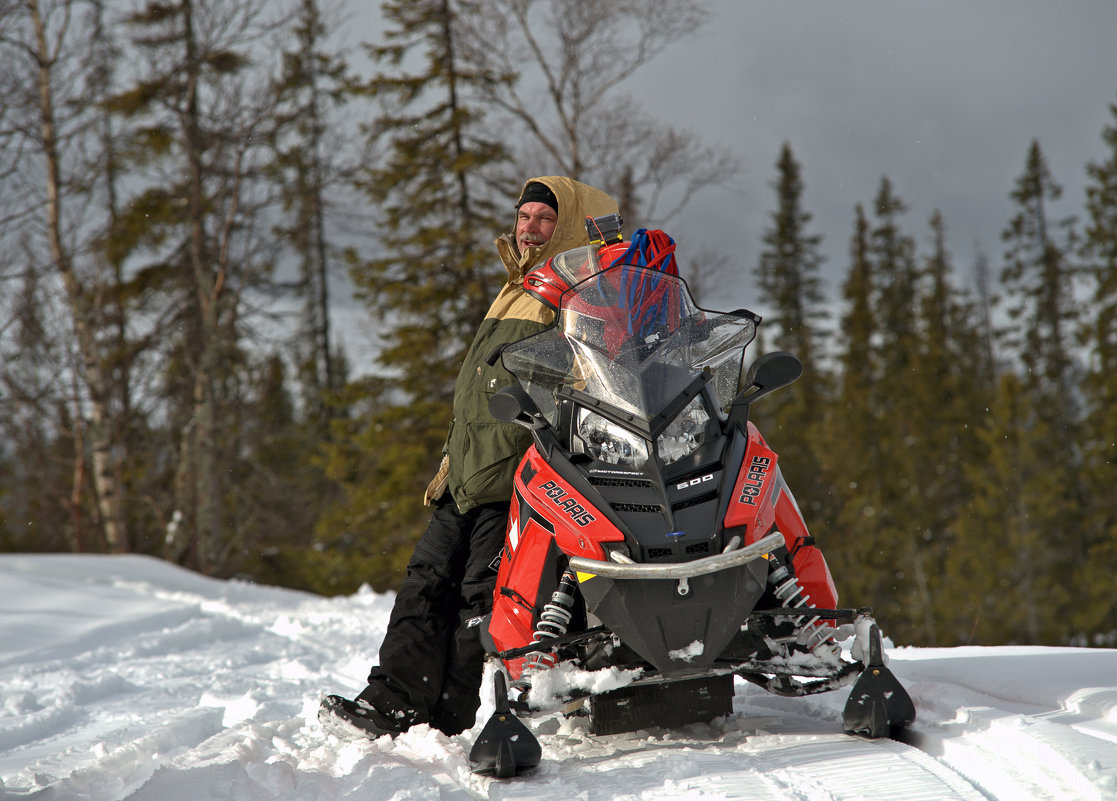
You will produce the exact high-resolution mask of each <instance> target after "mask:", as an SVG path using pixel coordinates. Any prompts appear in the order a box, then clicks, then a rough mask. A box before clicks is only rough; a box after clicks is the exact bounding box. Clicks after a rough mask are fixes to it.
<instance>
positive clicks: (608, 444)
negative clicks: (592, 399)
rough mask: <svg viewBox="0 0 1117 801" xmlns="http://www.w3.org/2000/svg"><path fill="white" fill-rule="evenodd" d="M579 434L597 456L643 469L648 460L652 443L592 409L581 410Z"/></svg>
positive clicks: (587, 450) (589, 449)
mask: <svg viewBox="0 0 1117 801" xmlns="http://www.w3.org/2000/svg"><path fill="white" fill-rule="evenodd" d="M578 436H579V438H581V440H582V444H583V446H584V448H585V452H586V454H587V455H588V456H590V457H591V458H593V459H597V460H599V461H602V462H608V463H609V464H615V465H620V466H621V467H631V468H634V469H639V468H641V467H643V466H644V464H645V463H646V462H647V461H648V443H647V442H646V441H645V440H643V439H641V438H640V437H638V436H636V434H634V433H632V432H631V431H629V430H627V429H625V428H621V427H620V426H618V425H616V424H615V423H610V422H609V421H608V420H606V419H605V418H604V417H602V416H601V415H599V414H597V413H595V412H591V411H590V410H589V409H579V410H578Z"/></svg>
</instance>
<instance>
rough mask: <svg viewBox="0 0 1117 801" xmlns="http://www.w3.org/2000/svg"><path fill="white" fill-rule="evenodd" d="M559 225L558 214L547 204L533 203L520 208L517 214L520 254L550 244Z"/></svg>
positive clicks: (517, 240) (517, 238)
mask: <svg viewBox="0 0 1117 801" xmlns="http://www.w3.org/2000/svg"><path fill="white" fill-rule="evenodd" d="M557 224H558V212H556V211H555V210H554V209H552V208H551V207H550V206H548V205H547V204H546V203H539V202H536V201H531V202H530V203H525V204H523V205H522V206H520V208H519V210H517V212H516V244H517V245H519V247H520V253H523V252H524V251H525V250H527V249H528V248H530V247H539V246H540V245H544V244H546V243H547V242H549V241H550V240H551V237H552V236H554V234H555V226H556V225H557Z"/></svg>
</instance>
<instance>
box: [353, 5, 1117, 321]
mask: <svg viewBox="0 0 1117 801" xmlns="http://www.w3.org/2000/svg"><path fill="white" fill-rule="evenodd" d="M710 6H711V8H712V9H713V12H714V13H713V14H712V15H711V17H710V19H709V21H708V23H707V24H706V25H705V27H704V28H703V29H702V30H701V31H700V32H699V34H698V35H696V36H694V37H692V38H690V39H687V40H683V41H681V42H678V43H677V44H675V45H673V46H672V47H670V48H667V49H665V50H664V51H663V53H662V54H661V55H660V56H659V57H658V58H657V59H656V60H654V61H653V62H651V63H650V64H648V65H646V66H645V67H644V68H643V69H642V70H641V71H639V72H638V73H637V74H636V75H635V76H633V78H631V79H630V81H629V83H628V84H627V85H626V86H624V87H623V90H624V91H627V92H628V93H630V94H631V95H633V96H634V97H636V98H637V99H639V100H640V101H642V102H643V103H644V104H645V106H646V108H647V110H648V111H649V112H652V113H654V114H655V115H657V116H658V117H660V118H661V119H663V120H664V121H666V122H669V123H670V124H673V125H678V126H680V127H686V128H689V129H691V130H693V131H695V132H696V133H698V134H699V135H700V136H701V137H702V138H703V139H704V140H705V141H706V142H708V143H710V144H719V145H722V146H724V147H726V148H728V149H730V150H731V151H732V152H733V153H734V154H735V155H736V156H737V157H738V158H739V159H740V161H741V163H742V165H743V167H744V171H743V173H742V174H741V175H739V176H738V177H737V179H736V180H735V181H734V182H733V183H732V184H731V185H729V184H727V185H726V186H724V187H719V188H711V189H707V190H706V191H704V192H703V193H701V194H700V195H698V196H697V197H696V198H695V199H694V200H693V201H692V202H691V204H690V206H689V207H688V208H687V210H686V211H685V212H684V213H683V214H682V215H681V216H680V217H679V218H678V219H677V220H676V221H673V222H672V224H671V225H670V226H668V227H669V229H670V233H672V235H674V236H675V238H676V239H677V240H679V244H680V256H681V257H682V259H683V261H684V265H685V258H686V251H687V249H688V246H691V245H693V244H695V242H696V240H706V242H707V243H708V244H709V245H710V246H712V247H715V248H717V249H718V250H720V251H722V252H724V253H726V254H735V257H734V262H735V263H736V264H737V265H739V267H738V271H737V277H736V278H735V279H733V280H732V282H731V285H730V286H728V287H726V289H727V290H728V291H729V293H730V294H729V295H727V296H724V297H722V298H721V299H720V300H719V302H718V303H717V304H715V305H724V306H726V307H730V306H734V307H735V306H747V307H750V308H753V309H755V310H756V311H760V312H763V311H764V309H763V308H761V306H760V304H759V303H758V302H757V301H756V299H755V295H754V292H753V291H752V286H753V285H754V280H753V269H754V267H755V265H756V263H757V260H758V258H759V253H760V249H761V241H760V239H761V236H762V233H763V230H764V228H765V227H766V226H767V225H768V223H769V214H770V212H771V211H772V209H773V208H774V206H775V192H774V190H773V189H772V188H771V186H770V184H771V183H772V182H773V181H774V180H775V179H776V169H775V163H776V159H777V158H778V156H779V150H780V146H781V144H782V142H784V141H787V142H789V143H790V144H791V147H792V150H793V152H794V153H795V157H796V159H797V160H798V161H799V163H800V165H801V167H802V170H803V180H804V183H805V185H806V190H805V194H804V206H805V208H806V210H807V211H809V212H811V213H812V214H813V215H814V220H813V222H812V226H811V228H810V232H811V233H816V234H821V235H822V236H823V242H822V251H823V253H824V255H825V256H826V258H827V261H826V264H825V265H824V266H823V278H824V281H825V284H826V287H825V289H826V292H827V294H828V295H829V296H830V297H832V298H836V297H837V295H838V288H839V286H840V283H841V281H842V280H843V278H844V276H845V274H846V271H847V269H848V266H849V261H848V256H847V254H848V249H849V237H850V234H851V232H852V228H853V209H854V205H855V204H857V203H862V204H863V205H864V207H865V209H866V212H871V205H872V200H873V198H874V196H875V195H876V192H877V189H878V187H879V185H880V180H881V177H882V176H885V175H887V176H888V178H889V179H890V180H891V181H892V185H893V189H894V191H895V193H896V194H897V195H898V196H899V197H900V198H901V199H902V200H903V201H904V202H905V203H907V205H908V208H909V211H908V214H907V215H906V216H905V218H904V220H903V221H902V222H903V224H904V227H905V230H906V231H907V232H908V233H909V234H912V235H914V236H915V237H916V238H917V240H918V242H919V244H920V246H921V247H923V246H924V245H925V244H926V242H927V241H928V238H929V228H928V225H927V221H928V219H929V218H930V216H931V213H932V212H933V211H934V210H935V209H936V208H937V209H939V210H941V211H942V213H943V215H944V219H945V222H946V228H947V238H948V241H947V244H948V247H949V248H950V249H951V251H952V253H953V256H954V259H955V267H956V269H957V271H958V273H959V280H961V281H968V280H969V279H970V276H971V274H972V266H973V263H974V259H975V255H976V252H977V248H978V247H979V246H980V247H981V249H982V250H983V251H984V252H985V254H986V255H987V256H988V258H989V261H990V265H991V268H992V270H994V271H995V273H997V272H999V270H1000V266H1001V252H1002V246H1001V241H1000V233H1001V230H1002V229H1003V228H1004V227H1005V226H1006V225H1007V223H1008V221H1009V219H1010V218H1011V216H1012V214H1013V209H1012V205H1011V203H1010V201H1009V193H1010V192H1011V191H1012V188H1013V185H1014V183H1015V181H1016V178H1017V177H1018V176H1019V175H1020V174H1021V173H1022V172H1023V170H1024V160H1025V156H1026V154H1027V150H1028V146H1029V144H1030V142H1031V141H1032V140H1033V139H1038V140H1039V142H1040V145H1041V147H1042V148H1043V151H1044V154H1045V156H1046V157H1047V160H1048V165H1049V167H1050V169H1051V171H1052V174H1053V176H1054V178H1055V180H1056V181H1058V182H1059V183H1060V184H1061V185H1062V186H1063V188H1064V190H1065V191H1064V196H1063V200H1062V201H1061V202H1060V203H1059V204H1058V205H1057V206H1056V207H1055V209H1054V214H1055V215H1057V216H1067V215H1078V216H1079V218H1080V219H1082V218H1083V216H1084V212H1083V201H1084V186H1085V165H1086V163H1087V162H1088V161H1091V160H1095V161H1097V160H1101V159H1104V158H1105V157H1106V155H1107V154H1106V150H1105V147H1104V145H1103V143H1102V140H1101V133H1102V129H1103V127H1104V126H1106V125H1108V124H1112V123H1113V122H1114V118H1113V116H1112V115H1111V114H1110V112H1109V105H1110V104H1112V103H1117V0H711V2H710ZM378 8H379V5H378V4H376V5H373V4H371V3H369V4H367V5H362V4H361V3H358V4H357V10H356V15H355V19H354V22H355V23H356V24H355V25H353V26H352V27H351V29H350V30H349V32H348V34H349V38H353V37H355V38H356V41H377V40H379V38H380V36H381V31H379V30H378V29H377V28H378V26H379V24H380V22H379V20H378ZM354 54H356V48H355V50H354ZM629 223H630V221H627V220H626V227H627V228H629V229H630V230H631V229H632V228H633V227H634V225H635V224H634V223H633V224H629ZM685 269H686V268H685V266H684V274H685ZM704 300H705V301H706V302H708V303H714V302H713V300H712V299H710V298H704Z"/></svg>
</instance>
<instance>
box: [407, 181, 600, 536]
mask: <svg viewBox="0 0 1117 801" xmlns="http://www.w3.org/2000/svg"><path fill="white" fill-rule="evenodd" d="M531 183H541V184H544V185H545V186H547V187H549V188H550V190H551V191H552V192H554V193H555V198H556V199H557V200H558V220H557V222H556V225H555V232H554V234H553V235H552V236H551V238H550V240H549V241H547V242H546V243H545V244H543V245H541V246H539V247H533V248H527V250H526V252H525V253H520V251H519V248H518V247H517V245H516V241H515V237H514V234H505V235H503V236H501V237H500V238H499V239H497V240H496V250H497V254H498V255H499V256H500V260H501V262H502V263H503V264H504V268H505V270H507V273H508V278H507V281H506V283H505V284H504V287H503V288H502V289H501V290H500V293H499V294H498V295H497V297H496V300H495V301H493V304H492V306H491V307H490V308H489V311H488V314H486V315H485V319H484V321H482V323H481V325H480V327H479V328H478V329H477V335H476V336H475V337H474V339H473V344H472V345H471V346H470V348H469V352H468V353H466V356H465V360H464V362H463V363H462V367H461V371H460V372H459V373H458V378H457V382H456V383H455V385H454V419H453V421H452V422H451V424H450V433H449V435H448V437H447V440H446V449H445V450H446V458H444V459H443V461H442V468H441V469H440V470H439V475H438V476H437V477H436V478H435V480H434V481H433V482H431V486H430V487H429V488H428V490H427V494H426V499H425V500H426V502H427V503H428V504H429V503H432V502H433V501H434V500H437V498H438V497H440V496H441V495H442V493H443V491H444V490H445V489H446V487H447V486H448V487H449V490H450V494H451V496H452V497H453V499H454V502H455V504H456V505H457V507H458V511H459V512H461V513H462V514H465V513H466V512H468V511H469V510H470V509H472V508H474V507H476V506H479V505H481V504H485V503H493V502H496V501H507V500H509V499H510V498H511V497H512V479H513V476H514V474H515V470H516V465H517V464H518V463H519V461H520V459H521V458H522V457H523V455H524V452H525V451H526V450H527V449H528V447H529V446H530V445H531V435H530V434H529V433H528V432H527V431H526V430H525V429H523V428H522V427H520V426H517V425H514V424H511V423H502V422H499V421H497V420H494V419H493V417H492V416H491V415H490V414H489V398H491V397H492V395H493V393H495V392H496V391H497V390H499V389H500V388H501V387H504V386H507V385H509V384H512V383H514V382H515V380H516V379H515V378H514V377H513V376H512V374H511V373H509V372H508V371H507V370H505V369H504V366H503V365H502V364H501V363H500V362H499V360H498V361H497V363H496V364H495V365H490V364H488V363H487V362H486V359H487V358H488V357H489V355H490V354H491V353H492V352H493V351H494V350H495V349H496V348H497V346H499V345H504V344H508V343H511V342H518V341H519V340H521V339H524V338H525V337H528V336H531V335H532V334H537V333H539V332H540V331H542V330H543V329H545V328H547V327H548V326H549V325H551V323H552V322H554V313H553V312H552V311H551V310H550V309H549V308H548V307H546V306H544V305H543V304H542V303H540V302H539V301H538V300H536V299H535V298H533V297H532V296H531V295H529V294H527V293H526V292H525V291H524V287H523V280H524V275H525V274H526V273H527V272H528V271H529V270H530V269H531V268H532V267H534V266H536V265H538V264H542V263H543V262H545V261H546V260H547V259H549V258H551V257H552V256H554V255H555V254H557V253H562V252H563V251H565V250H570V249H571V248H576V247H580V246H582V245H588V244H589V237H588V236H587V234H586V226H585V219H586V218H587V217H600V216H602V215H604V214H614V213H616V212H617V203H616V201H614V200H613V199H612V198H611V197H609V196H608V195H607V194H605V193H604V192H602V191H601V190H599V189H594V188H593V187H592V186H587V185H586V184H583V183H580V182H578V181H574V180H572V179H570V178H566V177H563V176H545V177H541V178H532V179H530V180H528V181H526V182H525V183H524V188H525V189H526V188H527V185H528V184H531ZM520 196H521V197H522V196H523V191H522V190H521V192H520ZM518 207H519V204H518V203H517V208H518ZM513 231H515V226H514V225H513Z"/></svg>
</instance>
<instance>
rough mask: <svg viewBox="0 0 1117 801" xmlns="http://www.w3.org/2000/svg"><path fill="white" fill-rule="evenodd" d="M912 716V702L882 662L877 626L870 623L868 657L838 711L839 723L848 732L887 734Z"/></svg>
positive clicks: (913, 716) (869, 734)
mask: <svg viewBox="0 0 1117 801" xmlns="http://www.w3.org/2000/svg"><path fill="white" fill-rule="evenodd" d="M914 720H915V704H914V703H912V700H911V696H910V695H908V693H907V690H905V689H904V687H903V685H901V684H900V682H899V680H897V678H896V677H895V676H894V675H893V674H892V671H891V670H889V669H888V668H887V667H886V666H885V664H884V646H883V644H882V643H881V637H880V629H879V627H878V626H877V624H876V623H874V624H872V627H871V628H870V634H869V659H868V662H867V663H866V664H865V669H864V670H862V671H861V677H860V678H859V679H858V680H857V683H856V684H854V685H853V689H852V690H851V691H850V694H849V699H848V700H847V701H846V705H845V709H844V710H843V711H842V727H843V728H844V730H845V731H846V732H847V733H848V734H857V735H863V736H866V737H888V736H890V735H891V733H892V731H893V729H898V728H902V727H904V726H907V725H909V724H911V723H912V721H914Z"/></svg>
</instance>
